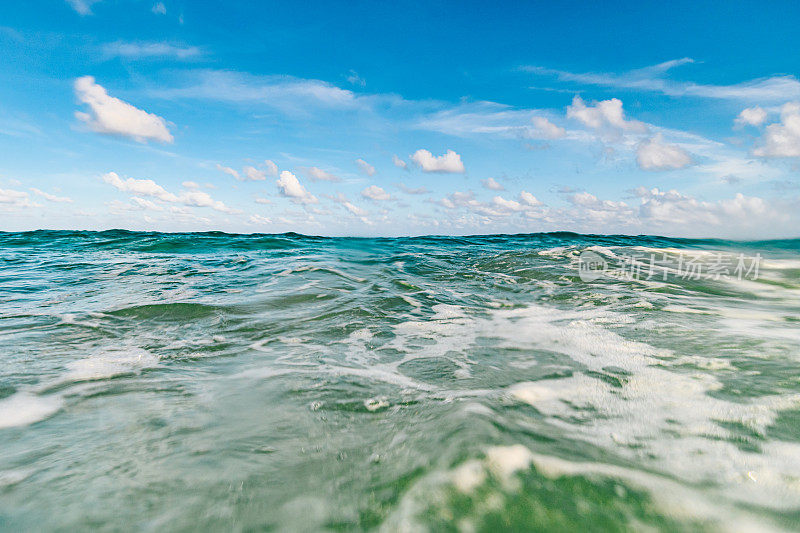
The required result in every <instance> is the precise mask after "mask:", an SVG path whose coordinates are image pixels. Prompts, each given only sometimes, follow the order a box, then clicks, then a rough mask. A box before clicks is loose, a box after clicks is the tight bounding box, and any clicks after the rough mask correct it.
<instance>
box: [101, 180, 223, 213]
mask: <svg viewBox="0 0 800 533" xmlns="http://www.w3.org/2000/svg"><path fill="white" fill-rule="evenodd" d="M103 181H104V182H106V183H108V184H109V185H111V186H112V187H114V188H116V189H117V190H120V191H124V192H130V193H133V194H136V195H140V196H149V197H152V198H157V199H158V200H161V201H162V202H167V203H180V204H183V205H186V206H189V207H210V208H211V209H214V210H216V211H220V212H223V213H235V212H236V211H235V210H234V209H231V208H229V207H228V206H226V205H225V204H224V203H222V202H220V201H218V200H214V199H213V198H212V197H211V196H210V195H209V194H208V193H207V192H203V191H198V190H194V189H190V190H187V191H184V192H183V193H181V194H180V195H176V194H174V193H171V192H169V191H167V190H166V189H164V187H162V186H161V185H159V184H158V183H156V182H155V181H153V180H150V179H134V178H126V179H122V178H120V177H119V175H118V174H117V173H116V172H108V173H106V174H104V175H103ZM137 203H138V205H140V206H142V205H143V204H142V202H137Z"/></svg>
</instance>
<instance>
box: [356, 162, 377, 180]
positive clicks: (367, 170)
mask: <svg viewBox="0 0 800 533" xmlns="http://www.w3.org/2000/svg"><path fill="white" fill-rule="evenodd" d="M356 165H358V168H360V169H361V172H363V173H364V174H366V175H367V176H374V175H375V167H373V166H372V165H370V164H369V163H367V162H366V161H364V160H363V159H356Z"/></svg>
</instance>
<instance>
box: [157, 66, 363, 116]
mask: <svg viewBox="0 0 800 533" xmlns="http://www.w3.org/2000/svg"><path fill="white" fill-rule="evenodd" d="M190 81H191V82H192V83H191V84H190V85H187V86H183V87H173V88H158V89H153V90H152V91H150V94H151V95H152V96H154V97H157V98H168V99H173V98H196V99H209V100H216V101H220V102H232V103H253V102H254V103H259V104H262V105H265V106H268V107H273V108H276V109H279V110H281V111H283V112H285V113H287V114H295V115H301V116H307V115H308V114H309V113H310V109H312V108H313V109H359V108H364V107H366V108H370V107H371V103H373V101H374V97H371V96H357V95H356V94H354V93H353V92H352V91H349V90H347V89H341V88H339V87H336V86H335V85H332V84H330V83H327V82H324V81H320V80H309V79H302V78H293V77H291V76H254V75H251V74H245V73H240V72H229V71H214V70H202V71H195V72H193V73H191V74H190Z"/></svg>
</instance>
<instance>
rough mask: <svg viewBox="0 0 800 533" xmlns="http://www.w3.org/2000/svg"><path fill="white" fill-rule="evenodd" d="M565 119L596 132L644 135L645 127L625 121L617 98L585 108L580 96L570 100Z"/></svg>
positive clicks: (637, 122) (641, 123)
mask: <svg viewBox="0 0 800 533" xmlns="http://www.w3.org/2000/svg"><path fill="white" fill-rule="evenodd" d="M567 118H574V119H576V120H578V121H580V122H581V123H583V124H584V125H585V126H587V127H589V128H591V129H593V130H597V131H616V132H620V131H625V132H632V133H644V132H646V131H647V126H646V125H645V124H644V123H643V122H639V121H638V120H626V119H625V111H623V109H622V101H621V100H620V99H619V98H612V99H610V100H602V101H600V102H597V103H596V104H595V106H594V107H591V106H587V105H586V104H585V103H584V101H583V100H582V99H581V97H580V96H575V98H573V99H572V105H570V106H568V107H567Z"/></svg>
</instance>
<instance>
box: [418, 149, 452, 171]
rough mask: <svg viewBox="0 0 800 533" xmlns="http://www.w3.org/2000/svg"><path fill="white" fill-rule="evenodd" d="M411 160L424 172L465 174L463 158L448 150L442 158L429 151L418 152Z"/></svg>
mask: <svg viewBox="0 0 800 533" xmlns="http://www.w3.org/2000/svg"><path fill="white" fill-rule="evenodd" d="M411 160H412V161H413V162H414V163H415V164H416V165H417V166H418V167H420V168H421V169H422V171H423V172H440V173H463V172H464V163H462V162H461V156H460V155H458V154H457V153H455V152H454V151H453V150H447V153H445V154H444V155H440V156H434V155H433V154H432V153H430V152H429V151H428V150H417V151H416V152H414V154H413V155H412V156H411Z"/></svg>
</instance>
